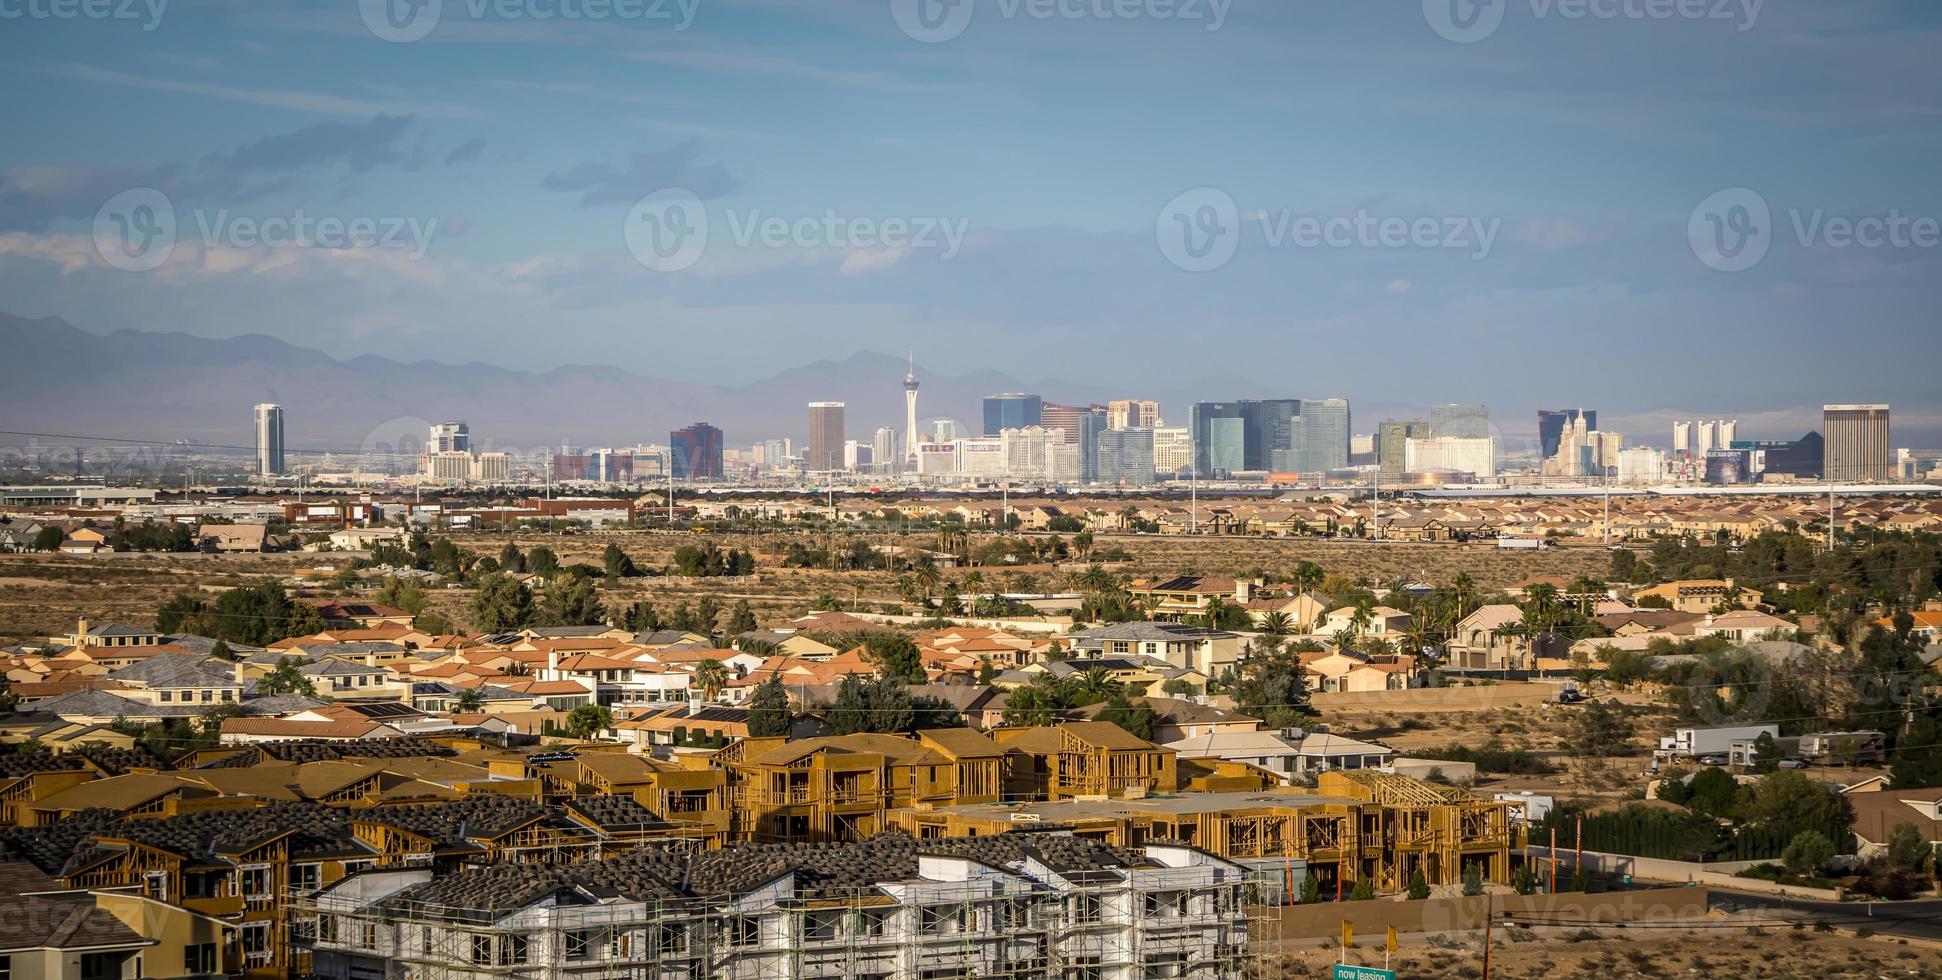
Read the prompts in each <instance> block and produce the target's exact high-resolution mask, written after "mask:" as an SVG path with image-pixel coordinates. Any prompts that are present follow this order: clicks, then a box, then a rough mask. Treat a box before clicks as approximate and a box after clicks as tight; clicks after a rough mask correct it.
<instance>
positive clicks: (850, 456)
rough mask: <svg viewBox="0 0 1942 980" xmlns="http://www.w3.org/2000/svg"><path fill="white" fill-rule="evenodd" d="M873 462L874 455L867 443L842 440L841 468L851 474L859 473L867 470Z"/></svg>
mask: <svg viewBox="0 0 1942 980" xmlns="http://www.w3.org/2000/svg"><path fill="white" fill-rule="evenodd" d="M875 460H876V453H875V451H874V450H873V448H872V447H871V445H870V444H869V443H867V442H858V441H857V440H855V439H847V440H844V442H843V468H844V469H846V470H849V471H850V472H852V473H859V472H862V471H864V470H867V469H869V468H870V464H871V463H873V462H875Z"/></svg>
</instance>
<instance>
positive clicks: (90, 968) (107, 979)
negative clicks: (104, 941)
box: [81, 953, 127, 980]
mask: <svg viewBox="0 0 1942 980" xmlns="http://www.w3.org/2000/svg"><path fill="white" fill-rule="evenodd" d="M126 958H127V954H125V953H82V954H81V980H120V977H121V961H122V960H124V959H126Z"/></svg>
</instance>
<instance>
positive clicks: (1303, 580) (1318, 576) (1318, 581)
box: [1290, 561, 1328, 592]
mask: <svg viewBox="0 0 1942 980" xmlns="http://www.w3.org/2000/svg"><path fill="white" fill-rule="evenodd" d="M1290 577H1291V578H1293V579H1294V580H1295V588H1297V589H1299V590H1301V591H1303V592H1313V591H1315V590H1316V589H1319V588H1321V587H1322V582H1323V580H1325V579H1327V578H1328V574H1327V573H1326V572H1324V571H1322V566H1320V565H1317V564H1315V563H1314V562H1312V561H1305V562H1301V563H1300V564H1298V565H1296V566H1295V571H1294V574H1293V575H1292V576H1290Z"/></svg>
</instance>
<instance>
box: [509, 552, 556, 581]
mask: <svg viewBox="0 0 1942 980" xmlns="http://www.w3.org/2000/svg"><path fill="white" fill-rule="evenodd" d="M501 564H503V562H502V563H501ZM526 570H527V571H529V572H532V573H533V574H534V575H537V576H539V577H540V578H546V579H550V578H552V577H553V576H554V575H556V574H558V573H559V571H560V559H559V556H557V555H555V554H553V549H551V548H548V547H546V546H545V545H538V546H536V547H535V548H533V550H532V551H530V552H528V553H527V554H526Z"/></svg>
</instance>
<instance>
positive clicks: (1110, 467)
mask: <svg viewBox="0 0 1942 980" xmlns="http://www.w3.org/2000/svg"><path fill="white" fill-rule="evenodd" d="M1154 432H1155V430H1154V429H1151V428H1146V427H1143V426H1141V427H1132V428H1118V429H1107V430H1106V431H1104V432H1101V433H1099V472H1098V476H1097V477H1096V478H1095V479H1096V482H1099V483H1108V484H1113V485H1116V486H1127V487H1143V486H1147V485H1149V484H1151V483H1153V477H1154V472H1153V471H1154V453H1153V435H1154Z"/></svg>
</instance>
